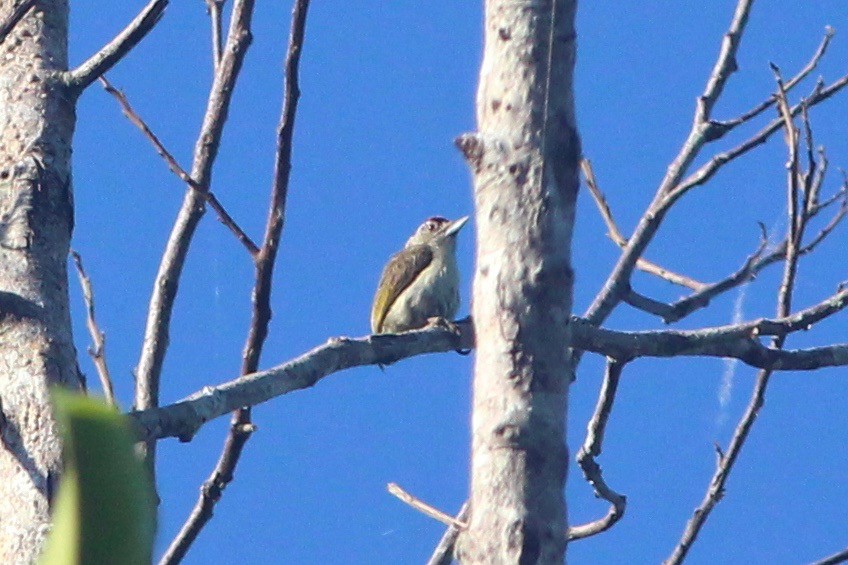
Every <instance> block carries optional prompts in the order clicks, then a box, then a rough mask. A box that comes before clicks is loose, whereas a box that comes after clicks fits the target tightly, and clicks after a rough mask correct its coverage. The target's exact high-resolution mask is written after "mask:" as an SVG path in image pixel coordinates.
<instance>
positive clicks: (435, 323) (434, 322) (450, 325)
mask: <svg viewBox="0 0 848 565" xmlns="http://www.w3.org/2000/svg"><path fill="white" fill-rule="evenodd" d="M427 326H428V327H433V328H442V329H444V330H448V331H449V332H451V333H452V334H453V335H455V336H456V341H457V342H458V341H459V340H460V339H461V338H462V330H460V329H459V326H458V325H456V324H455V323H454V322H451V321H450V320H448V319H447V318H443V317H442V316H436V317H435V318H428V319H427ZM455 351H456V352H457V353H459V354H460V355H468V354H469V353H471V350H470V349H462V348H460V347H457V348H456V349H455Z"/></svg>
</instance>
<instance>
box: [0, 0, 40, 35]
mask: <svg viewBox="0 0 848 565" xmlns="http://www.w3.org/2000/svg"><path fill="white" fill-rule="evenodd" d="M35 2H36V0H21V2H20V3H18V4H17V5H16V6H15V7H14V9H12V13H11V14H9V16H8V17H7V18H6V19H5V20H3V22H2V23H0V45H2V44H3V42H4V41H5V40H6V36H7V35H9V33H10V32H11V31H12V30H13V29H15V26H16V25H18V22H20V21H21V20H22V19H23V17H24V16H26V15H27V13H28V12H29V11H30V9H31V8H32V7H33V6H35Z"/></svg>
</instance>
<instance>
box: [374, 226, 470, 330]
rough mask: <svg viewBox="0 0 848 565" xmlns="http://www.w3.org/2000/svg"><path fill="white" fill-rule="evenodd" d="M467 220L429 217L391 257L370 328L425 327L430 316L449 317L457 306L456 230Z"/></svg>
mask: <svg viewBox="0 0 848 565" xmlns="http://www.w3.org/2000/svg"><path fill="white" fill-rule="evenodd" d="M467 221H468V216H465V217H462V218H460V219H458V220H454V221H450V220H448V219H446V218H442V217H440V216H435V217H433V218H430V219H428V220H427V221H426V222H424V223H423V224H421V226H420V227H419V228H418V229H417V230H415V233H414V234H412V237H410V238H409V241H407V242H406V245H405V246H404V248H403V249H402V250H400V251H399V252H398V253H395V254H394V255H393V256H392V258H391V259H389V263H388V264H387V265H386V268H385V269H383V275H382V276H381V277H380V284H379V285H378V286H377V293H376V294H375V295H374V306H373V307H372V308H371V331H372V332H373V333H375V334H382V333H399V332H405V331H408V330H414V329H417V328H423V327H424V326H426V325H427V322H428V320H429V319H430V318H443V319H445V320H447V321H448V322H450V321H451V320H452V319H453V317H454V316H455V315H456V311H457V310H458V309H459V270H458V269H457V267H456V234H457V233H458V232H459V230H460V229H462V226H464V225H465V222H467Z"/></svg>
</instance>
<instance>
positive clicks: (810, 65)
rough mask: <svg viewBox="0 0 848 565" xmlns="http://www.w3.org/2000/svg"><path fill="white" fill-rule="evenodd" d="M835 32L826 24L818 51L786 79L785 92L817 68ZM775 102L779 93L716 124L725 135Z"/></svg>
mask: <svg viewBox="0 0 848 565" xmlns="http://www.w3.org/2000/svg"><path fill="white" fill-rule="evenodd" d="M835 33H836V32H835V31H834V29H833V28H832V27H830V26H826V27H825V28H824V37H823V38H822V40H821V43H819V46H818V48H817V49H816V52H815V53H813V56H812V57H811V58H810V60H809V61H808V62H807V64H806V65H805V66H804V68H802V69H801V70H800V71H798V73H797V74H796V75H795V76H794V77H792V78H791V79H790V80H788V81H786V85H784V92H787V93H788V92H790V91H791V90H792V89H793V88H795V86H797V85H798V83H800V82H801V81H802V80H804V79H805V78H807V76H808V75H809V74H810V73H811V72H813V71H814V70H815V68H816V67H817V66H818V64H819V61H821V59H822V57H824V54H825V53H826V52H827V48H828V46H829V45H830V40H831V39H833V36H834V34H835ZM775 102H777V94H772V95H771V96H769V97H768V98H766V99H765V100H764V101H763V102H761V103H760V104H758V105H757V106H755V107H754V108H752V109H750V110H748V111H747V112H745V113H744V114H742V115H740V116H739V117H737V118H733V119H731V120H723V121H721V122H716V125H718V126H719V127H720V131H721V134H722V135H724V134H726V133H728V132H729V131H730V130H732V129H733V128H735V127H736V126H739V125H741V124H744V123H745V122H748V121H750V120H752V119H753V118H756V117H757V116H759V115H760V114H761V113H763V112H764V111H765V110H768V109H769V108H771V107H772V106H774V104H775Z"/></svg>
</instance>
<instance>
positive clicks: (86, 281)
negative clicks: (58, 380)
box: [71, 250, 118, 407]
mask: <svg viewBox="0 0 848 565" xmlns="http://www.w3.org/2000/svg"><path fill="white" fill-rule="evenodd" d="M71 257H72V258H73V259H74V265H75V266H76V268H77V275H78V276H79V281H80V287H82V298H83V301H85V309H86V327H88V334H89V335H90V336H91V347H89V348H88V354H89V355H90V356H91V361H92V362H93V363H94V368H95V369H96V370H97V376H98V377H99V378H100V386H101V387H102V388H103V396H104V397H105V398H106V402H108V403H109V404H111V405H112V406H116V407H117V406H118V403H117V402H116V401H115V390H114V388H113V387H112V377H110V376H109V366H108V365H107V363H106V336H105V335H103V332H102V331H101V330H100V326H99V325H97V319H96V318H95V317H94V290H92V288H91V279H90V278H88V275H87V274H86V272H85V268H83V265H82V257H80V254H79V253H77V252H76V251H74V250H71Z"/></svg>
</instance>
